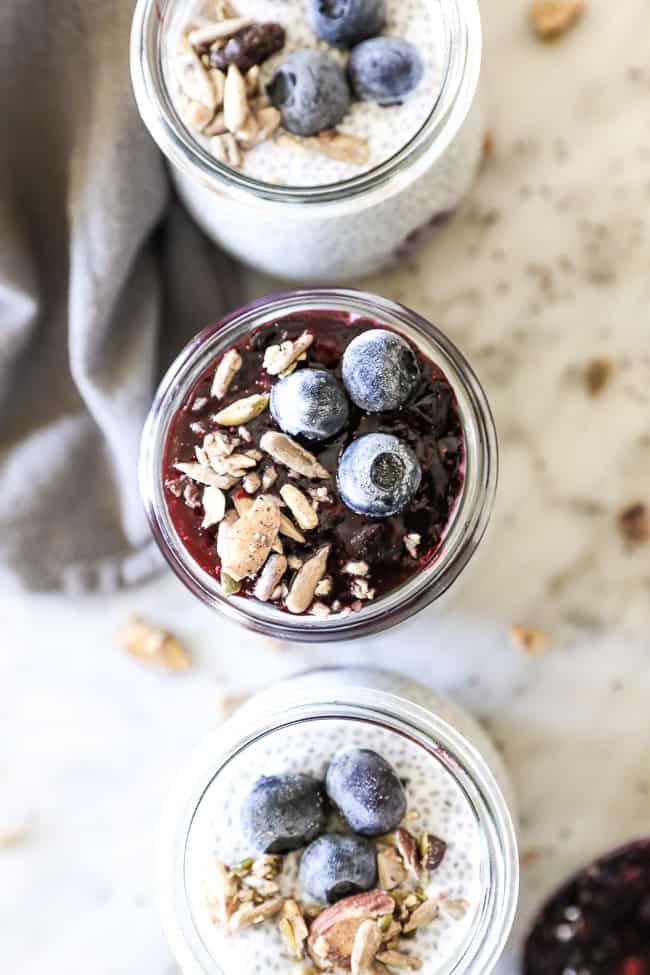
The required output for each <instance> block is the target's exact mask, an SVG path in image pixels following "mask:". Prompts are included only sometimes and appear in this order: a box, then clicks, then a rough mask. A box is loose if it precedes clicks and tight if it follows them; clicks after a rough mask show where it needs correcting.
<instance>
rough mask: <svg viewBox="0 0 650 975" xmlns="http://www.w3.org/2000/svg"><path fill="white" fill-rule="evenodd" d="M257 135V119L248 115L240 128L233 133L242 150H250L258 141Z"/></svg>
mask: <svg viewBox="0 0 650 975" xmlns="http://www.w3.org/2000/svg"><path fill="white" fill-rule="evenodd" d="M258 133H259V125H258V124H257V119H256V118H255V116H254V115H250V114H249V115H248V117H247V119H246V121H245V122H244V124H243V125H242V126H241V128H239V129H237V131H236V132H235V138H236V139H237V142H238V143H239V144H240V145H241V146H243V147H244V149H252V148H253V146H255V145H257V143H258V141H259V140H258V138H257V136H258Z"/></svg>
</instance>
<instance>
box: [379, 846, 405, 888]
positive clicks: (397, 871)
mask: <svg viewBox="0 0 650 975" xmlns="http://www.w3.org/2000/svg"><path fill="white" fill-rule="evenodd" d="M377 874H378V877H379V886H380V887H381V889H382V890H394V889H395V887H399V886H400V884H403V883H404V881H405V880H406V878H407V876H408V872H407V870H406V867H405V866H404V861H403V860H402V858H401V856H400V855H399V853H398V852H397V850H394V849H393V847H391V846H379V847H377Z"/></svg>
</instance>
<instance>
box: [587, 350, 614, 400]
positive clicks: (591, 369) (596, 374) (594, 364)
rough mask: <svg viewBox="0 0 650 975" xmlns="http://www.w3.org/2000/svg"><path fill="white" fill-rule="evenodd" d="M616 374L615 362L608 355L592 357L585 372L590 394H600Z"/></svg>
mask: <svg viewBox="0 0 650 975" xmlns="http://www.w3.org/2000/svg"><path fill="white" fill-rule="evenodd" d="M613 374H614V363H613V362H612V360H611V359H608V358H607V356H604V355H603V356H598V358H596V359H592V360H591V362H590V363H589V364H588V366H587V369H586V372H585V385H586V387H587V393H588V394H589V396H598V395H599V394H600V393H602V391H603V390H604V389H605V387H606V386H608V385H609V381H610V379H611V378H612V376H613Z"/></svg>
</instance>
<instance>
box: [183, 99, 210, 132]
mask: <svg viewBox="0 0 650 975" xmlns="http://www.w3.org/2000/svg"><path fill="white" fill-rule="evenodd" d="M180 112H181V115H182V116H183V121H184V122H185V124H186V125H187V126H189V128H190V129H194V130H195V132H205V130H206V128H207V126H208V125H209V124H210V123H211V122H212V120H213V118H214V109H212V108H207V107H206V106H205V105H202V104H201V102H195V101H193V100H192V99H191V98H188V99H187V101H185V102H184V103H183V104H182V105H181V108H180Z"/></svg>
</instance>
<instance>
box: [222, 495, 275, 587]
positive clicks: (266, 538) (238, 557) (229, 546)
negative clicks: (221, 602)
mask: <svg viewBox="0 0 650 975" xmlns="http://www.w3.org/2000/svg"><path fill="white" fill-rule="evenodd" d="M279 529H280V509H279V508H278V505H277V502H276V501H275V500H274V499H273V498H269V497H268V496H267V495H261V496H260V497H258V498H257V499H256V500H255V501H254V502H253V505H252V507H251V509H250V511H248V512H246V514H245V515H243V516H242V517H241V518H240V519H239V520H238V521H237V522H235V524H234V525H233V526H232V528H229V530H228V532H227V533H226V536H225V538H224V542H223V544H222V546H221V548H222V552H223V555H222V570H223V571H224V572H226V573H227V574H228V575H229V576H230V577H231V578H232V579H236V580H237V581H238V582H240V581H241V580H242V579H244V578H245V577H246V576H248V575H254V574H255V573H256V572H257V571H258V570H259V569H261V568H262V566H263V565H264V563H265V562H266V560H267V558H268V556H269V553H270V551H271V547H272V545H273V542H274V541H275V539H276V537H277V534H278V531H279Z"/></svg>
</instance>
